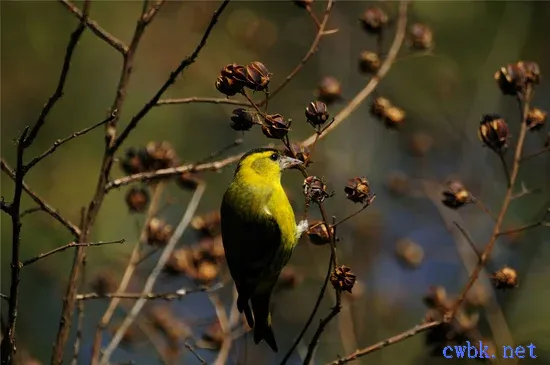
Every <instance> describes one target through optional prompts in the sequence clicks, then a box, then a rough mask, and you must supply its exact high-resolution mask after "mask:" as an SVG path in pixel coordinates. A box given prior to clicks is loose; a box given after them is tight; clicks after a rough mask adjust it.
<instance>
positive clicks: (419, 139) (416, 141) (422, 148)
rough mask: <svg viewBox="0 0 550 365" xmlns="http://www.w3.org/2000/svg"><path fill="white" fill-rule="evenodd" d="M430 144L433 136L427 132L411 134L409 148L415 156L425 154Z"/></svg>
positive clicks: (429, 148)
mask: <svg viewBox="0 0 550 365" xmlns="http://www.w3.org/2000/svg"><path fill="white" fill-rule="evenodd" d="M432 146H433V138H432V136H430V135H429V134H428V133H424V132H416V133H414V134H413V135H412V136H411V140H410V149H411V152H412V154H413V155H415V156H417V157H423V156H426V154H427V153H428V152H429V151H430V150H431V149H432Z"/></svg>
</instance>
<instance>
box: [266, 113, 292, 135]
mask: <svg viewBox="0 0 550 365" xmlns="http://www.w3.org/2000/svg"><path fill="white" fill-rule="evenodd" d="M289 131H290V120H289V121H288V122H287V121H285V118H283V116H282V115H281V114H268V115H266V116H265V118H264V124H263V125H262V132H263V134H264V135H265V136H266V137H267V138H272V139H283V138H284V137H285V136H286V135H287V133H288V132H289Z"/></svg>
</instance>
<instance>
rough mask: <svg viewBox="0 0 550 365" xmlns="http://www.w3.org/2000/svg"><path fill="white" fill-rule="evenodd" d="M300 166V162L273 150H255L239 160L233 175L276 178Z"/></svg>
mask: <svg viewBox="0 0 550 365" xmlns="http://www.w3.org/2000/svg"><path fill="white" fill-rule="evenodd" d="M301 164H302V161H300V160H298V159H295V158H292V157H288V156H285V155H284V154H282V153H281V151H279V150H276V149H274V148H257V149H253V150H251V151H249V152H247V153H246V154H245V155H244V156H243V157H242V158H241V160H240V161H239V165H238V166H237V171H236V172H235V173H236V174H237V173H239V172H240V173H245V174H248V173H255V174H257V175H260V176H261V177H263V178H276V177H279V176H280V175H281V171H283V170H286V169H289V168H291V167H293V166H298V165H301Z"/></svg>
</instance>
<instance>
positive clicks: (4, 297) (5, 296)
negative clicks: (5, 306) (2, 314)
mask: <svg viewBox="0 0 550 365" xmlns="http://www.w3.org/2000/svg"><path fill="white" fill-rule="evenodd" d="M0 298H2V299H4V300H7V301H8V302H9V301H10V297H8V296H7V295H6V294H2V293H0Z"/></svg>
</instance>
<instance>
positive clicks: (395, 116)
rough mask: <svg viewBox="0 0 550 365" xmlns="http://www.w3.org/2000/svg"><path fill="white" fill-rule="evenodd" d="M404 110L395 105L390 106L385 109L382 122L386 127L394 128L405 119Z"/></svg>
mask: <svg viewBox="0 0 550 365" xmlns="http://www.w3.org/2000/svg"><path fill="white" fill-rule="evenodd" d="M405 116H406V114H405V111H404V110H403V109H401V108H398V107H396V106H391V107H389V108H388V109H386V115H385V116H384V124H385V125H386V127H387V128H390V129H396V128H399V127H400V126H401V124H403V121H404V120H405Z"/></svg>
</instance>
